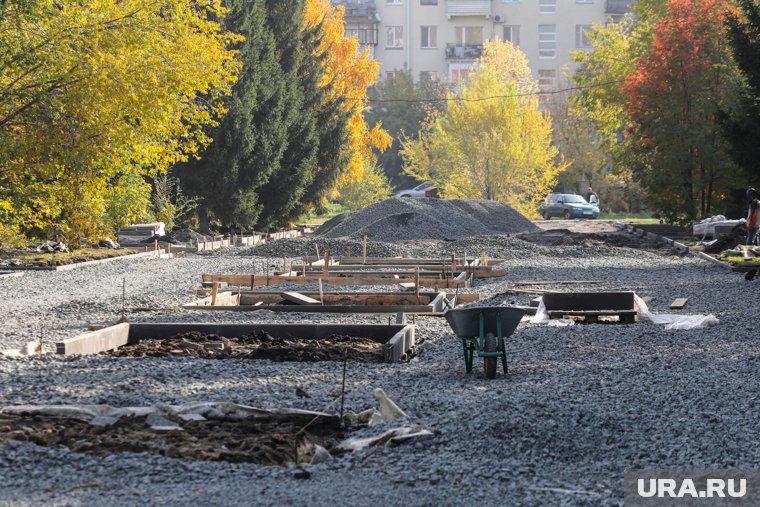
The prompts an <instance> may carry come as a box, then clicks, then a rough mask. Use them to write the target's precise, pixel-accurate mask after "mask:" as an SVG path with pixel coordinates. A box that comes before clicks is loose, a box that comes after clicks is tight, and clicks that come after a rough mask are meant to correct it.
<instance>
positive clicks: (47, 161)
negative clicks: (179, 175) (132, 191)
mask: <svg viewBox="0 0 760 507" xmlns="http://www.w3.org/2000/svg"><path fill="white" fill-rule="evenodd" d="M224 12H225V9H223V8H221V7H220V6H219V5H218V3H217V2H215V1H211V0H202V1H197V0H196V1H189V0H167V1H165V2H162V3H161V4H157V3H155V2H153V1H152V0H134V1H131V2H122V1H119V0H93V1H91V2H89V3H88V6H87V8H83V7H82V5H81V4H80V3H79V2H68V1H61V2H54V3H50V2H42V1H36V0H30V1H29V2H6V3H4V4H2V5H1V6H0V209H4V210H6V212H5V214H4V215H3V216H0V221H6V223H14V224H18V223H20V224H21V229H20V231H19V232H24V233H27V234H32V235H35V234H44V233H45V231H47V230H51V229H53V228H55V229H57V230H58V231H59V232H60V233H63V234H64V235H65V236H67V237H68V238H69V240H70V241H71V242H72V243H77V242H78V241H79V239H80V238H82V237H93V236H96V235H98V234H100V233H102V232H103V230H104V228H105V227H106V224H105V220H104V219H103V217H104V212H105V210H106V204H107V201H108V196H109V194H110V193H111V192H110V190H111V188H112V187H113V185H114V184H116V183H117V182H119V181H124V178H121V176H124V175H129V174H132V175H137V176H144V175H148V174H155V173H157V172H161V171H164V170H166V168H167V167H169V166H170V165H171V164H173V163H176V162H177V161H181V160H185V159H186V158H187V157H188V156H191V155H193V154H194V153H197V152H198V150H199V149H201V148H202V147H203V146H204V145H205V144H207V142H208V140H209V139H208V137H207V136H206V135H205V134H204V131H203V127H206V126H208V125H212V124H214V123H215V121H216V118H217V117H218V115H219V114H220V113H221V111H222V109H221V107H220V103H219V102H218V100H217V99H218V98H219V97H220V96H222V95H223V94H226V93H228V91H229V88H230V86H231V85H232V83H233V82H234V80H235V75H236V73H237V68H238V65H237V63H236V62H235V61H234V58H233V56H234V53H233V52H232V51H230V50H228V49H227V46H228V45H229V44H230V43H232V42H234V41H235V40H236V39H237V37H233V36H230V35H228V34H225V33H224V32H222V31H221V29H220V26H219V24H218V22H217V21H216V20H217V19H219V18H221V17H222V16H223V15H224ZM201 94H203V95H204V96H205V100H198V97H199V95H201Z"/></svg>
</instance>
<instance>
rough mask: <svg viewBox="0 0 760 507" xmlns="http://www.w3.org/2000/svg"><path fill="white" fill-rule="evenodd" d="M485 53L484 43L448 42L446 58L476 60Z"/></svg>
mask: <svg viewBox="0 0 760 507" xmlns="http://www.w3.org/2000/svg"><path fill="white" fill-rule="evenodd" d="M482 54H483V44H452V43H447V44H446V58H447V59H449V60H475V59H476V58H480V55H482Z"/></svg>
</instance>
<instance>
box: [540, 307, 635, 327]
mask: <svg viewBox="0 0 760 507" xmlns="http://www.w3.org/2000/svg"><path fill="white" fill-rule="evenodd" d="M546 313H547V315H548V316H549V318H550V319H562V318H564V317H583V321H584V322H586V323H587V324H595V323H597V322H599V317H617V318H618V320H619V321H620V322H623V323H626V324H632V323H634V322H636V315H638V312H637V311H636V310H550V311H548V312H546Z"/></svg>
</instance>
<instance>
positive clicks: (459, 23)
mask: <svg viewBox="0 0 760 507" xmlns="http://www.w3.org/2000/svg"><path fill="white" fill-rule="evenodd" d="M630 3H631V0H372V1H367V0H333V4H342V5H344V6H345V8H346V29H347V32H348V33H350V34H355V35H356V36H357V37H358V39H359V41H360V42H361V43H362V45H364V46H365V47H366V48H367V49H368V50H369V51H370V52H371V54H372V56H373V57H374V58H375V59H377V60H378V61H379V62H380V72H381V78H382V77H387V76H390V75H392V74H393V72H396V71H398V70H400V69H404V68H408V69H410V70H411V72H412V75H413V76H414V77H415V79H421V78H425V77H427V78H431V79H438V80H443V81H447V82H449V83H451V84H453V85H456V84H457V83H458V82H459V81H460V80H461V79H462V78H463V77H466V76H467V75H468V73H469V71H470V69H471V68H472V67H473V65H474V63H475V61H476V60H477V58H478V57H480V55H481V54H482V52H483V42H484V41H486V40H493V39H501V40H509V41H511V42H512V43H513V44H515V45H517V46H519V47H520V49H521V50H522V51H523V52H525V54H526V56H527V57H528V61H529V64H530V67H531V70H532V71H533V75H534V77H535V78H536V79H538V81H539V86H540V87H541V88H542V89H543V90H546V91H549V90H551V89H554V88H555V87H556V85H557V81H558V78H560V77H561V76H562V72H563V70H564V69H565V68H568V69H570V70H572V63H571V55H570V52H571V51H574V50H576V49H588V48H589V47H590V43H589V39H588V37H587V36H586V32H587V31H588V30H589V28H590V27H591V26H592V24H594V23H597V24H605V23H607V22H609V21H610V20H611V19H618V18H620V17H621V16H622V15H623V14H624V13H626V12H628V10H629V5H630Z"/></svg>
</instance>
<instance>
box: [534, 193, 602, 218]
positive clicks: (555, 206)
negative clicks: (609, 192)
mask: <svg viewBox="0 0 760 507" xmlns="http://www.w3.org/2000/svg"><path fill="white" fill-rule="evenodd" d="M538 212H539V213H541V216H542V217H544V220H549V219H550V218H551V217H561V218H564V219H565V220H570V219H571V218H597V217H599V205H598V204H597V203H592V204H589V203H588V202H586V199H584V198H583V197H582V196H580V195H577V194H549V195H547V196H546V199H544V202H543V204H541V206H540V207H539V208H538Z"/></svg>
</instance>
